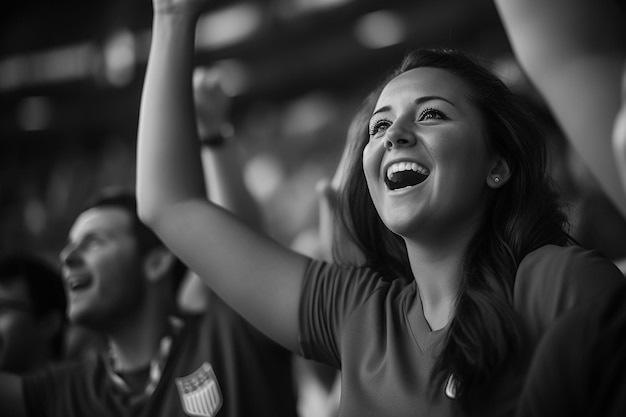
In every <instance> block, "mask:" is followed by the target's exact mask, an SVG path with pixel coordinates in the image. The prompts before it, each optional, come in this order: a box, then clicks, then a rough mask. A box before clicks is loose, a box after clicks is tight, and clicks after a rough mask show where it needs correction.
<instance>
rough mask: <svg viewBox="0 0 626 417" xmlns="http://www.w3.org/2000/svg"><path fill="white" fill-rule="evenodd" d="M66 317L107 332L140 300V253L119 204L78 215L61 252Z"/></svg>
mask: <svg viewBox="0 0 626 417" xmlns="http://www.w3.org/2000/svg"><path fill="white" fill-rule="evenodd" d="M61 261H62V263H63V276H64V279H65V284H66V288H67V295H68V316H69V318H70V320H71V321H73V322H74V323H77V324H80V325H83V326H85V327H89V328H92V329H95V330H105V331H106V330H110V329H111V328H114V327H115V326H116V325H118V324H120V323H121V322H123V321H126V320H128V317H129V315H132V314H134V312H136V311H138V310H139V309H140V307H141V305H142V302H143V299H144V293H145V289H144V282H145V281H144V279H143V270H142V261H143V259H142V257H141V256H140V255H139V253H138V248H137V241H136V239H135V237H134V235H133V228H132V219H131V217H130V214H129V213H128V212H126V211H125V210H124V209H122V208H118V207H96V208H91V209H89V210H87V211H85V212H83V213H81V214H80V215H79V216H78V218H77V219H76V221H75V222H74V225H73V226H72V229H71V230H70V233H69V238H68V244H67V246H66V247H65V248H64V249H63V250H62V251H61Z"/></svg>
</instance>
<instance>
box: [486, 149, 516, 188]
mask: <svg viewBox="0 0 626 417" xmlns="http://www.w3.org/2000/svg"><path fill="white" fill-rule="evenodd" d="M510 178H511V168H510V167H509V163H508V162H507V161H506V159H504V158H503V157H501V156H498V157H497V158H496V159H495V160H494V162H493V164H492V166H491V169H490V170H489V173H488V174H487V186H489V187H490V188H493V189H496V188H500V187H502V186H503V185H504V184H506V183H507V182H508V181H509V179H510Z"/></svg>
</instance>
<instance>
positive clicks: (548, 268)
mask: <svg viewBox="0 0 626 417" xmlns="http://www.w3.org/2000/svg"><path fill="white" fill-rule="evenodd" d="M624 279H625V278H624V276H623V275H622V273H621V272H620V270H619V269H618V268H617V266H615V264H614V263H612V262H611V261H609V260H608V259H606V258H605V257H603V256H602V255H601V254H600V253H599V252H597V251H590V250H585V249H583V248H581V247H579V246H568V247H559V246H553V245H548V246H545V247H542V248H540V249H537V250H535V251H534V252H531V253H530V254H528V255H527V256H526V257H525V258H524V259H523V260H522V262H521V264H520V266H519V268H518V272H517V277H516V281H515V295H514V298H515V307H516V309H517V311H518V312H519V313H520V314H521V316H522V318H523V320H524V322H525V323H526V326H527V327H528V330H529V332H530V336H531V340H532V341H533V342H536V341H537V340H538V339H539V338H540V337H541V335H542V334H543V333H544V331H545V329H546V328H547V327H549V326H550V325H551V324H552V323H553V322H554V321H555V320H556V319H557V318H558V317H559V316H560V315H561V314H563V312H565V311H567V310H569V309H570V308H572V307H574V306H578V305H582V304H584V303H586V302H589V301H596V302H597V301H598V300H601V299H602V297H603V294H610V293H611V292H613V291H615V290H617V288H619V286H620V285H622V284H623V282H624Z"/></svg>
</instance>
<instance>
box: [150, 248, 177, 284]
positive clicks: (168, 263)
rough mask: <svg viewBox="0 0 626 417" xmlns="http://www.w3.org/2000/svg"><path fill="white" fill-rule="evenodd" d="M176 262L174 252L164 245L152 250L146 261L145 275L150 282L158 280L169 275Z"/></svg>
mask: <svg viewBox="0 0 626 417" xmlns="http://www.w3.org/2000/svg"><path fill="white" fill-rule="evenodd" d="M174 262H176V258H175V257H174V254H173V253H172V252H170V251H169V250H167V249H166V248H165V247H163V246H157V247H156V248H153V249H151V250H150V252H149V253H148V254H147V255H146V258H145V261H144V266H143V267H144V271H143V272H144V275H145V277H146V278H147V280H148V282H157V281H159V280H161V279H162V278H163V277H165V276H167V275H168V274H169V273H170V271H171V269H172V266H173V265H174Z"/></svg>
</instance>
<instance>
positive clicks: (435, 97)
mask: <svg viewBox="0 0 626 417" xmlns="http://www.w3.org/2000/svg"><path fill="white" fill-rule="evenodd" d="M431 100H442V101H445V102H446V103H448V104H450V105H452V106H454V107H456V106H455V105H454V103H453V102H451V101H450V100H448V99H447V98H445V97H441V96H424V97H420V98H418V99H416V100H415V104H422V103H425V102H427V101H431Z"/></svg>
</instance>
